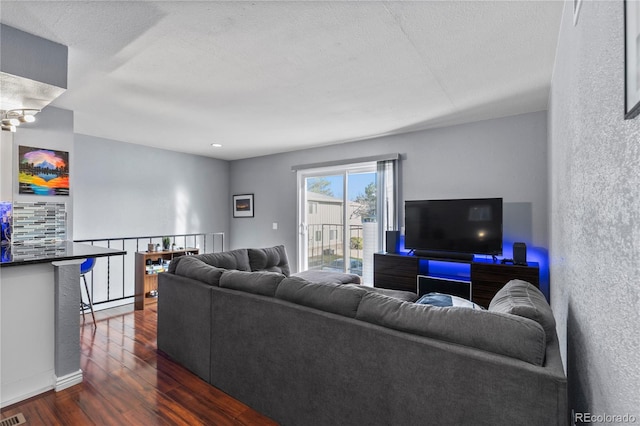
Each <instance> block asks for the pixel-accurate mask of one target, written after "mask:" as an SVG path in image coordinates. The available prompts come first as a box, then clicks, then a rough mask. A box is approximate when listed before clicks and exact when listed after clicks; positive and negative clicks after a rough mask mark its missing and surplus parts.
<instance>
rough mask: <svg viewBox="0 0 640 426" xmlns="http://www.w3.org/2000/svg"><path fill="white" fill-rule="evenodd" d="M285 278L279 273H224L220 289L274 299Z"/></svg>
mask: <svg viewBox="0 0 640 426" xmlns="http://www.w3.org/2000/svg"><path fill="white" fill-rule="evenodd" d="M284 278H285V277H284V275H282V274H279V273H277V272H266V271H263V272H247V271H224V273H223V274H222V277H220V287H223V288H230V289H233V290H240V291H244V292H247V293H253V294H259V295H261V296H269V297H273V296H274V295H275V294H276V289H277V288H278V285H279V284H280V282H281V281H282V280H283V279H284Z"/></svg>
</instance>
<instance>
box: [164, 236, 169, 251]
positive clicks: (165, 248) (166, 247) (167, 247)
mask: <svg viewBox="0 0 640 426" xmlns="http://www.w3.org/2000/svg"><path fill="white" fill-rule="evenodd" d="M169 246H171V239H170V238H169V237H162V249H163V250H169Z"/></svg>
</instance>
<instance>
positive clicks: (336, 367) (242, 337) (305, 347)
mask: <svg viewBox="0 0 640 426" xmlns="http://www.w3.org/2000/svg"><path fill="white" fill-rule="evenodd" d="M324 277H325V275H319V276H315V277H314V280H315V281H316V282H314V281H310V280H308V279H306V278H308V277H306V278H305V277H301V276H295V275H294V276H291V274H290V271H289V266H288V262H287V261H286V252H285V251H284V247H282V246H280V247H273V248H268V249H243V250H233V251H230V252H224V253H216V254H206V255H198V256H185V257H182V258H179V259H176V260H174V262H172V264H171V265H170V268H169V271H168V272H167V273H163V274H160V276H159V299H158V304H159V305H158V349H159V350H161V351H162V352H164V353H166V354H167V355H168V356H170V357H171V358H173V359H174V360H176V361H177V362H179V363H180V364H182V365H184V366H185V367H186V368H188V369H189V370H191V371H193V372H194V373H195V374H197V375H198V376H200V377H201V378H202V379H203V380H205V381H207V382H208V383H210V384H212V385H213V386H215V387H217V388H219V389H221V390H223V391H224V392H226V393H228V394H229V395H231V396H232V397H234V398H237V399H239V400H240V401H242V402H244V403H246V404H247V405H249V406H251V407H252V408H254V409H256V410H258V411H259V412H261V413H263V414H265V415H266V416H268V417H270V418H272V419H274V420H275V421H277V422H279V423H280V424H283V425H492V426H495V425H509V426H513V425H544V426H549V425H566V424H567V423H568V412H567V382H566V377H565V374H564V371H563V367H562V363H561V359H560V351H559V347H558V339H557V336H556V332H555V321H554V319H553V315H552V313H551V309H550V308H549V305H548V304H547V303H546V300H545V299H544V296H542V294H541V293H540V292H539V290H538V289H536V288H535V287H534V286H532V285H530V284H528V283H526V282H524V281H512V282H510V283H509V284H507V286H505V287H504V288H503V289H502V290H501V291H500V292H499V293H498V294H496V296H495V297H494V299H493V301H492V303H491V305H490V307H489V310H475V309H469V308H458V307H450V308H442V307H435V306H429V305H420V304H416V303H413V302H414V301H415V299H416V297H417V296H416V295H415V294H414V293H407V292H385V291H383V290H379V289H373V288H369V287H365V286H362V285H357V284H348V283H347V284H345V283H343V281H349V279H348V277H342V278H338V277H336V276H333V277H332V276H331V274H329V275H326V278H328V280H325V281H327V282H317V281H318V280H319V279H320V280H322V278H324ZM332 280H333V282H330V281H332Z"/></svg>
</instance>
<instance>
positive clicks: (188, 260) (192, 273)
mask: <svg viewBox="0 0 640 426" xmlns="http://www.w3.org/2000/svg"><path fill="white" fill-rule="evenodd" d="M181 257H183V258H184V259H182V258H180V262H179V263H178V265H177V267H176V268H175V274H176V275H181V276H183V277H187V278H192V279H194V280H198V281H202V282H204V283H207V284H209V285H214V286H217V285H219V283H220V277H221V276H222V273H223V272H224V271H225V270H224V269H221V268H216V267H215V266H211V265H208V264H206V263H204V262H203V261H202V260H200V259H198V258H196V257H195V256H181Z"/></svg>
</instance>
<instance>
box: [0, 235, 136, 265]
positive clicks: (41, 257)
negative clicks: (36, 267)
mask: <svg viewBox="0 0 640 426" xmlns="http://www.w3.org/2000/svg"><path fill="white" fill-rule="evenodd" d="M1 250H2V252H1V256H0V267H6V266H20V265H33V264H36V263H51V262H59V261H65V260H75V259H86V258H88V257H104V256H118V255H123V254H126V253H127V252H126V251H124V250H117V249H111V248H105V247H97V246H92V245H89V244H81V243H74V242H72V241H61V242H55V243H45V244H24V245H14V246H13V247H9V246H2V248H1Z"/></svg>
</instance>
